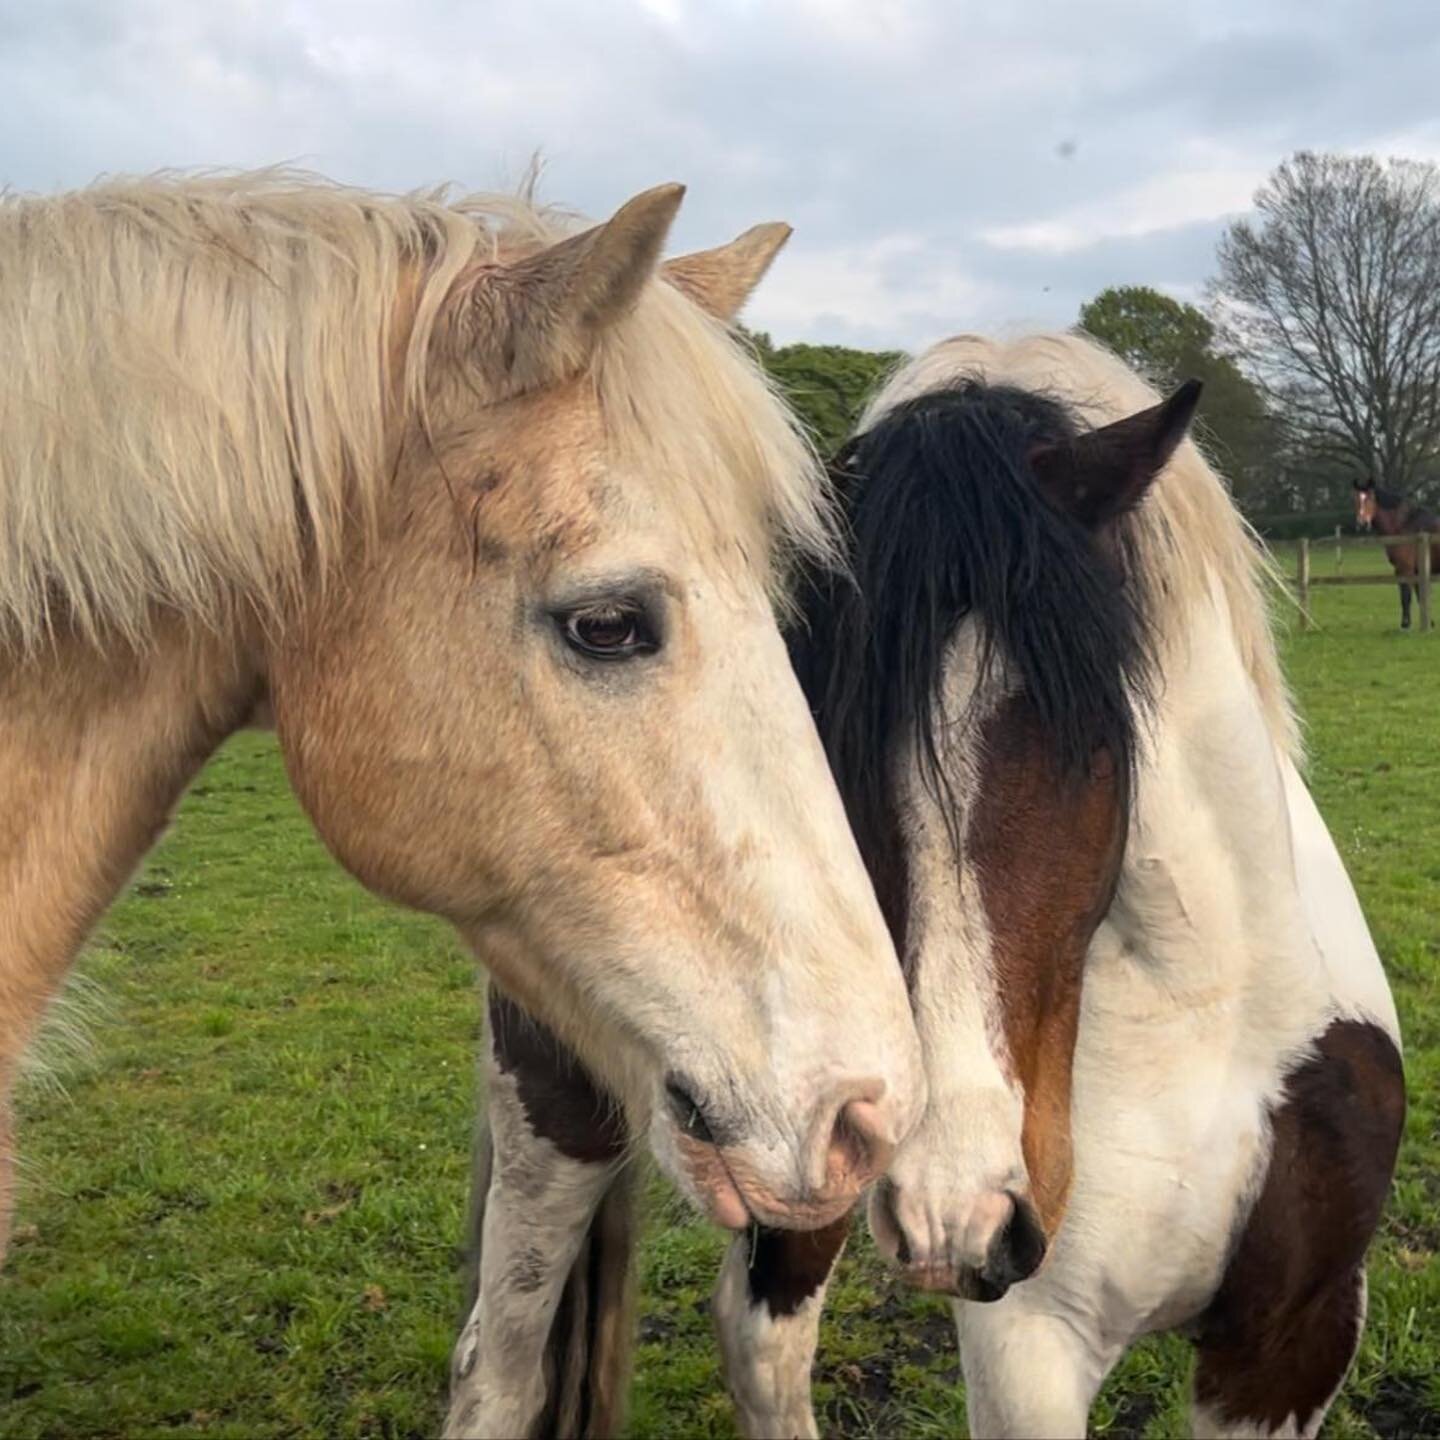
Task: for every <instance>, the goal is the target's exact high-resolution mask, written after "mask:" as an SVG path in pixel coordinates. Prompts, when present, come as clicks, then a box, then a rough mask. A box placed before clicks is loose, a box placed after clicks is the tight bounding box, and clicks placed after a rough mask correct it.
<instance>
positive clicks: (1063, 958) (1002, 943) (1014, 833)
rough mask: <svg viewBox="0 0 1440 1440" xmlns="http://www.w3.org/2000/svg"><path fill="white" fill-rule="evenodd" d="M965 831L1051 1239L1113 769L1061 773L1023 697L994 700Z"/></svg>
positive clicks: (1067, 1175) (1107, 844) (1113, 870)
mask: <svg viewBox="0 0 1440 1440" xmlns="http://www.w3.org/2000/svg"><path fill="white" fill-rule="evenodd" d="M982 747H983V748H982V758H981V762H980V764H981V771H980V777H979V784H978V787H977V797H976V801H975V807H974V813H973V815H972V817H971V820H970V824H969V828H968V830H967V832H966V836H965V843H966V849H967V853H968V854H969V855H970V857H971V858H972V859H973V860H974V862H975V867H976V873H977V874H978V876H979V879H980V890H981V896H982V900H983V903H984V906H985V912H986V916H987V918H988V919H989V922H990V933H991V938H992V946H993V957H994V965H995V975H996V988H997V991H998V994H999V999H1000V1005H1001V1025H1002V1029H1003V1032H1004V1042H1005V1051H1006V1054H1005V1056H1004V1057H1003V1058H1004V1059H1005V1060H1006V1061H1007V1062H1008V1065H1009V1067H1010V1070H1011V1073H1012V1075H1013V1076H1014V1078H1015V1079H1016V1080H1017V1081H1018V1082H1019V1083H1020V1084H1021V1085H1022V1086H1023V1087H1024V1093H1025V1119H1024V1130H1023V1132H1022V1136H1021V1148H1022V1151H1023V1153H1024V1156H1025V1165H1026V1169H1027V1171H1028V1173H1029V1177H1030V1187H1031V1193H1032V1196H1033V1199H1034V1203H1035V1207H1036V1209H1037V1210H1038V1212H1039V1214H1040V1219H1041V1222H1042V1223H1043V1225H1044V1227H1045V1231H1046V1234H1047V1235H1053V1234H1054V1233H1055V1229H1056V1227H1057V1226H1058V1225H1059V1223H1060V1218H1061V1216H1062V1215H1063V1213H1064V1209H1065V1202H1066V1199H1067V1197H1068V1195H1069V1191H1070V1180H1071V1175H1072V1171H1073V1157H1072V1154H1071V1144H1070V1081H1071V1071H1072V1066H1073V1061H1074V1056H1075V1036H1076V1032H1077V1030H1078V1027H1079V1022H1080V986H1081V980H1082V978H1083V972H1084V966H1085V953H1086V950H1087V948H1088V946H1089V944H1090V939H1091V937H1092V936H1093V935H1094V933H1095V928H1096V926H1097V925H1099V923H1100V921H1101V919H1102V918H1103V917H1104V915H1105V912H1106V911H1107V910H1108V909H1109V907H1110V901H1111V898H1112V897H1113V895H1114V891H1115V883H1116V880H1117V878H1118V876H1119V873H1120V862H1121V859H1122V857H1123V854H1124V843H1125V806H1124V804H1123V803H1122V800H1123V797H1122V794H1121V789H1120V783H1119V781H1118V780H1117V777H1116V775H1115V773H1114V767H1113V766H1112V765H1111V764H1110V763H1109V762H1108V760H1106V759H1104V758H1103V757H1100V758H1099V759H1097V763H1096V764H1095V766H1094V767H1093V769H1092V772H1091V774H1090V775H1089V776H1087V777H1067V776H1063V775H1061V774H1059V773H1058V772H1057V770H1056V767H1055V764H1054V762H1053V760H1052V758H1051V747H1050V745H1049V744H1048V742H1047V739H1046V736H1045V733H1044V730H1043V728H1042V727H1041V724H1040V720H1039V717H1038V716H1037V714H1036V712H1035V707H1034V705H1033V704H1032V703H1031V701H1030V700H1029V699H1028V698H1027V697H1025V696H1023V695H1016V696H1013V697H1011V698H1010V699H1008V700H1006V701H1004V702H1003V703H1002V704H1001V705H1000V706H999V707H998V708H997V709H996V710H995V712H994V713H993V714H992V715H991V716H990V717H989V718H988V719H987V720H986V722H985V724H984V727H983V730H982Z"/></svg>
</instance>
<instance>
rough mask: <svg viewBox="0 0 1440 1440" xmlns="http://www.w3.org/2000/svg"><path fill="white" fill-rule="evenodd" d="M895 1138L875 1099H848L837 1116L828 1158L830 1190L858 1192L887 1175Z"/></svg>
mask: <svg viewBox="0 0 1440 1440" xmlns="http://www.w3.org/2000/svg"><path fill="white" fill-rule="evenodd" d="M894 1154H895V1139H894V1135H893V1133H892V1130H891V1127H890V1125H889V1124H888V1123H887V1121H886V1119H885V1115H884V1112H883V1111H882V1110H881V1109H880V1107H879V1106H878V1105H877V1104H875V1102H874V1101H872V1100H849V1101H846V1103H845V1104H844V1105H842V1106H841V1107H840V1112H839V1114H838V1115H836V1117H835V1128H834V1130H833V1131H832V1132H831V1135H830V1148H829V1151H828V1153H827V1154H826V1157H825V1179H826V1188H827V1189H837V1190H849V1191H858V1190H860V1189H861V1188H862V1187H864V1186H865V1185H868V1184H869V1183H870V1182H871V1181H872V1180H873V1179H874V1178H875V1177H876V1176H877V1175H882V1174H884V1172H885V1170H886V1168H887V1167H888V1166H889V1164H890V1160H891V1157H892V1156H893V1155H894Z"/></svg>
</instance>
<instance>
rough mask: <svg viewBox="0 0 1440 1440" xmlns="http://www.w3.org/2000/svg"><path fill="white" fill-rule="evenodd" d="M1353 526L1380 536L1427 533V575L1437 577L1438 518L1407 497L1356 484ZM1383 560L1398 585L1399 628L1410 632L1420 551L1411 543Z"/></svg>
mask: <svg viewBox="0 0 1440 1440" xmlns="http://www.w3.org/2000/svg"><path fill="white" fill-rule="evenodd" d="M1355 523H1356V524H1357V525H1358V526H1359V527H1360V528H1361V529H1362V530H1378V531H1379V532H1380V533H1381V534H1382V535H1415V534H1418V533H1420V532H1422V531H1423V532H1429V533H1430V534H1433V535H1434V536H1435V539H1434V540H1432V541H1431V542H1430V573H1431V574H1432V575H1435V574H1437V573H1440V517H1437V516H1436V515H1435V514H1434V513H1433V512H1432V511H1429V510H1427V509H1425V508H1424V506H1422V505H1417V504H1416V503H1415V501H1413V500H1412V499H1410V497H1409V496H1408V495H1399V494H1397V493H1396V492H1395V491H1394V490H1381V489H1380V488H1379V487H1378V486H1377V485H1376V484H1375V482H1374V481H1373V480H1368V479H1360V478H1357V479H1356V480H1355ZM1385 558H1386V559H1387V560H1388V561H1389V562H1390V568H1391V569H1392V570H1394V572H1395V575H1396V578H1397V579H1398V580H1399V581H1400V628H1401V629H1402V630H1408V629H1409V628H1410V590H1411V586H1412V585H1413V584H1414V582H1415V577H1416V576H1417V575H1418V574H1419V573H1420V564H1419V562H1420V547H1419V545H1418V544H1417V543H1416V542H1415V541H1414V540H1410V541H1408V542H1406V543H1403V544H1400V545H1387V546H1386V547H1385Z"/></svg>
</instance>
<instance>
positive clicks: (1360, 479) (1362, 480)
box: [1350, 475, 1375, 495]
mask: <svg viewBox="0 0 1440 1440" xmlns="http://www.w3.org/2000/svg"><path fill="white" fill-rule="evenodd" d="M1350 483H1351V484H1352V485H1354V487H1355V488H1356V489H1357V490H1358V491H1359V492H1360V493H1361V494H1362V495H1363V494H1364V493H1365V492H1366V491H1367V490H1373V489H1374V488H1375V482H1374V481H1373V480H1371V479H1370V478H1369V477H1368V476H1366V475H1357V476H1356V477H1355V478H1354V480H1352V481H1351V482H1350Z"/></svg>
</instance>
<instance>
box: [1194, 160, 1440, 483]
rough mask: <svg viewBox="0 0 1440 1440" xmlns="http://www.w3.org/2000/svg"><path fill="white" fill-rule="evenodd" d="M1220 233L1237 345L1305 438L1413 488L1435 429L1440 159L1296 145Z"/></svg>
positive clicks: (1225, 294) (1225, 308) (1219, 285)
mask: <svg viewBox="0 0 1440 1440" xmlns="http://www.w3.org/2000/svg"><path fill="white" fill-rule="evenodd" d="M1255 208H1256V210H1257V211H1258V212H1259V214H1258V218H1257V219H1255V220H1254V221H1251V220H1241V221H1238V222H1237V223H1235V224H1234V225H1232V226H1231V227H1230V229H1229V230H1228V231H1227V233H1226V235H1225V237H1224V239H1223V240H1222V241H1221V243H1220V253H1219V264H1220V274H1219V278H1218V279H1217V280H1216V281H1215V282H1214V284H1213V286H1212V288H1211V300H1212V303H1213V306H1214V313H1215V316H1216V320H1217V322H1218V324H1219V326H1220V329H1221V332H1222V335H1223V336H1224V338H1225V340H1226V341H1227V342H1228V345H1229V346H1230V348H1231V350H1232V353H1236V354H1238V355H1239V356H1242V357H1244V359H1245V361H1246V362H1247V367H1248V368H1249V369H1250V370H1251V372H1252V373H1253V375H1254V376H1255V378H1256V380H1257V381H1258V382H1259V384H1260V385H1261V387H1262V388H1263V389H1264V390H1265V391H1266V393H1267V394H1268V395H1269V396H1270V398H1271V400H1272V402H1273V403H1274V404H1275V406H1276V408H1277V410H1278V411H1279V412H1280V413H1281V414H1282V415H1283V417H1284V418H1285V419H1286V420H1287V421H1288V423H1289V424H1290V426H1291V427H1292V430H1293V431H1294V432H1295V433H1296V434H1297V436H1298V437H1302V438H1303V441H1304V442H1305V443H1306V448H1308V449H1310V450H1312V452H1314V453H1315V454H1316V455H1317V456H1318V457H1323V458H1325V459H1328V460H1329V461H1331V462H1332V463H1333V462H1335V461H1341V462H1344V463H1347V464H1353V465H1355V466H1357V467H1358V468H1359V469H1360V470H1362V471H1363V472H1364V473H1366V474H1368V475H1371V476H1373V477H1374V478H1376V479H1377V480H1379V481H1380V483H1381V484H1383V485H1385V486H1388V487H1389V488H1392V489H1396V490H1406V489H1410V488H1411V487H1412V485H1414V484H1415V483H1416V481H1417V480H1418V479H1419V478H1420V477H1421V475H1422V474H1423V473H1424V470H1425V469H1426V468H1427V467H1428V466H1429V465H1430V464H1431V463H1432V461H1433V458H1434V455H1435V451H1436V446H1437V441H1440V171H1437V169H1436V167H1435V166H1433V165H1429V164H1423V163H1420V162H1417V161H1411V160H1391V161H1389V162H1388V163H1383V164H1382V163H1381V162H1380V161H1379V160H1376V159H1374V158H1373V157H1370V156H1348V155H1316V154H1310V153H1307V152H1302V153H1300V154H1298V155H1296V156H1295V157H1294V158H1293V159H1291V160H1287V161H1286V162H1285V163H1284V164H1283V165H1281V166H1280V167H1279V168H1278V169H1277V170H1276V171H1275V172H1274V173H1273V174H1272V175H1271V176H1270V179H1269V180H1268V181H1267V182H1266V184H1265V186H1264V187H1263V188H1262V189H1261V190H1260V192H1259V193H1258V194H1257V195H1256V197H1255Z"/></svg>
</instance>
